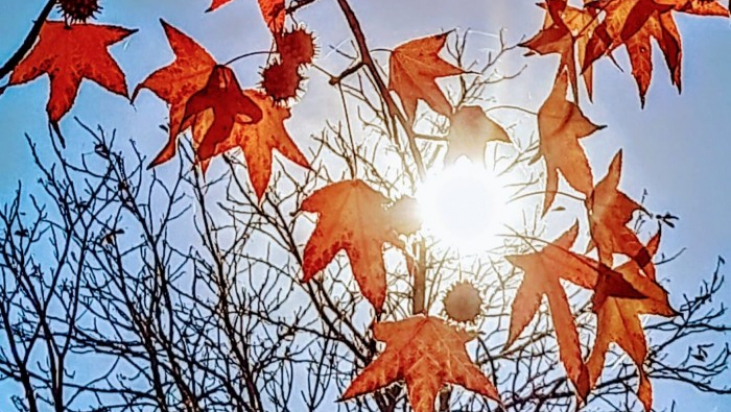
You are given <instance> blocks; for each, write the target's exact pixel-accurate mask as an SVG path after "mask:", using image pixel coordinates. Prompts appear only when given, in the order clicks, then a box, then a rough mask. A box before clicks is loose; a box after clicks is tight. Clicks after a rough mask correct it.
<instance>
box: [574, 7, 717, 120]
mask: <svg viewBox="0 0 731 412" xmlns="http://www.w3.org/2000/svg"><path fill="white" fill-rule="evenodd" d="M588 7H590V8H593V9H601V10H603V11H604V12H605V13H606V18H605V19H604V21H603V22H602V23H601V24H600V25H599V26H598V27H597V28H596V30H595V31H594V35H593V36H592V38H591V39H590V41H589V44H588V45H587V49H586V57H585V60H584V64H583V67H584V68H587V67H589V66H590V65H591V64H593V62H594V61H596V60H597V59H598V58H600V57H601V56H603V55H605V54H608V53H611V52H612V51H613V50H615V49H617V48H619V47H620V46H622V45H624V46H626V48H627V53H628V54H629V57H630V64H631V65H632V75H633V77H634V78H635V81H636V82H637V88H638V91H639V96H640V101H641V104H642V105H643V106H644V104H645V96H646V94H647V90H648V88H649V86H650V81H651V78H652V68H653V65H652V45H651V39H653V38H654V39H655V40H656V41H657V43H658V45H659V46H660V50H661V51H662V53H663V55H664V57H665V62H666V64H667V66H668V69H669V70H670V79H671V82H672V84H674V85H675V86H677V88H678V91H680V90H681V88H682V87H681V75H680V71H681V57H682V45H681V40H680V33H679V31H678V28H677V26H676V24H675V20H674V19H673V16H672V14H671V13H672V11H678V12H684V13H689V14H696V15H702V16H723V17H728V15H729V12H728V10H727V9H726V8H724V7H723V6H721V4H719V3H718V2H716V1H715V0H711V1H704V0H658V1H655V0H624V1H617V0H598V1H594V2H592V3H590V4H589V5H588Z"/></svg>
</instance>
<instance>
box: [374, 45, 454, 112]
mask: <svg viewBox="0 0 731 412" xmlns="http://www.w3.org/2000/svg"><path fill="white" fill-rule="evenodd" d="M448 34H449V33H442V34H437V35H435V36H430V37H424V38H421V39H416V40H411V41H410V42H408V43H404V44H402V45H400V46H398V47H396V49H395V50H394V51H393V53H391V57H390V59H389V64H388V65H389V72H390V75H389V79H388V88H389V90H391V91H393V92H395V93H396V94H397V95H398V96H399V98H401V104H402V105H403V107H404V111H405V112H406V117H407V118H408V119H409V121H410V122H412V123H413V122H414V120H415V119H416V107H417V103H418V101H419V100H423V101H424V102H426V104H428V105H429V107H431V108H432V110H434V111H435V112H437V113H439V114H441V115H444V116H450V115H451V114H452V105H451V104H450V103H449V101H448V100H447V98H446V97H445V96H444V93H442V91H441V90H440V89H439V86H438V85H437V83H436V79H437V78H439V77H445V76H453V75H457V74H462V73H464V71H463V70H462V69H460V68H459V67H457V66H455V65H453V64H451V63H448V62H446V61H445V60H443V59H442V58H441V57H439V51H440V50H441V49H442V48H443V47H444V43H445V42H446V41H447V35H448Z"/></svg>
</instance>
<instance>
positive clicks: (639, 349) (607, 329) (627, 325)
mask: <svg viewBox="0 0 731 412" xmlns="http://www.w3.org/2000/svg"><path fill="white" fill-rule="evenodd" d="M659 243H660V232H659V231H658V233H657V234H656V235H655V236H654V237H653V238H652V239H651V240H650V241H649V242H648V244H647V250H648V252H649V255H650V256H654V255H655V253H656V252H657V248H658V245H659ZM650 264H652V263H650ZM645 271H646V269H645ZM615 272H617V273H619V274H621V276H622V277H623V279H624V280H625V281H626V282H627V283H628V284H630V285H632V288H633V289H635V290H637V291H638V292H639V293H640V294H641V295H642V297H640V298H634V299H628V298H621V297H612V296H608V295H609V294H608V293H607V290H606V289H607V283H606V282H604V281H603V279H602V278H600V280H599V283H598V284H597V287H596V290H595V293H594V297H593V299H592V303H593V306H594V312H595V313H596V314H597V318H598V319H597V334H596V339H595V341H594V347H593V349H592V351H591V354H590V355H589V359H588V360H587V362H586V366H587V369H588V371H589V379H590V385H591V387H594V386H595V385H596V383H597V381H598V380H599V377H600V376H601V374H602V370H603V369H604V362H605V359H606V354H607V351H608V350H609V345H610V344H611V343H612V342H615V343H616V344H617V345H619V346H620V347H621V348H622V349H623V350H624V351H625V352H626V353H627V355H629V357H630V358H631V359H632V361H633V362H634V363H635V365H637V372H638V375H639V378H640V379H639V387H638V389H637V395H638V397H639V399H640V401H641V402H642V404H643V405H644V407H645V410H647V411H649V410H650V409H651V408H652V385H651V384H650V381H649V379H648V378H647V375H646V374H645V372H644V370H643V366H642V365H643V364H644V361H645V357H646V356H647V342H646V339H645V334H644V331H643V328H642V324H641V323H640V319H639V315H641V314H650V315H662V316H675V315H677V312H675V311H674V310H673V309H672V308H671V307H670V304H669V303H668V294H667V292H666V291H665V290H664V289H663V288H662V287H660V286H659V285H658V284H657V283H656V282H655V281H654V280H652V279H650V278H647V277H645V276H643V275H642V274H641V269H640V266H638V265H637V263H636V262H634V261H631V260H630V261H628V262H626V263H625V264H623V265H621V266H619V267H618V268H616V269H615Z"/></svg>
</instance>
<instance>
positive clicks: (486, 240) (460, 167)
mask: <svg viewBox="0 0 731 412" xmlns="http://www.w3.org/2000/svg"><path fill="white" fill-rule="evenodd" d="M417 200H418V201H419V208H420V212H421V215H422V219H423V222H424V228H425V229H426V230H427V232H428V233H430V234H431V235H432V236H434V237H435V238H436V239H437V240H440V241H443V242H444V243H446V246H449V247H452V248H457V249H459V251H460V252H462V253H476V252H480V251H485V250H489V249H492V248H495V247H497V246H500V245H501V244H502V240H501V238H500V236H498V234H499V233H502V232H503V231H504V227H503V226H504V224H505V223H506V217H507V212H508V208H507V202H508V200H509V197H508V191H507V190H506V188H505V185H504V182H501V179H500V178H499V177H497V176H495V175H494V173H493V172H491V171H489V170H486V169H485V168H484V167H479V166H477V165H473V164H472V163H471V162H469V161H468V160H467V159H464V158H462V159H460V160H458V161H457V162H456V163H455V164H454V165H453V166H451V167H448V168H445V169H444V170H442V171H440V172H438V173H436V174H434V175H433V176H430V177H429V178H428V179H427V180H426V181H425V182H424V184H423V185H422V186H421V187H420V188H419V190H418V192H417Z"/></svg>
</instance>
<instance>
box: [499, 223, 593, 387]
mask: <svg viewBox="0 0 731 412" xmlns="http://www.w3.org/2000/svg"><path fill="white" fill-rule="evenodd" d="M578 231H579V226H578V223H574V225H573V226H572V227H571V228H570V229H569V230H567V231H566V232H564V233H563V234H562V235H561V236H560V237H559V238H558V239H556V240H555V241H554V242H553V243H550V244H548V245H546V247H544V248H543V249H542V250H541V251H539V252H534V253H529V254H525V255H514V256H507V257H506V259H507V260H508V261H509V262H510V263H511V264H512V265H513V266H516V267H519V268H521V269H523V272H524V275H523V281H522V282H521V284H520V287H518V292H517V294H516V296H515V300H513V305H512V311H511V315H510V330H509V333H508V341H507V343H506V344H505V348H508V347H510V345H512V344H513V343H514V342H515V340H516V339H517V338H518V336H520V333H521V332H522V331H523V329H525V327H526V326H528V324H529V323H530V321H531V320H532V319H533V317H534V316H535V314H536V312H537V311H538V308H539V307H540V305H541V301H542V299H543V296H546V298H547V299H548V306H549V308H550V310H551V319H552V320H553V326H554V329H555V330H556V338H557V340H558V347H559V354H560V357H561V362H562V363H563V364H564V367H565V368H566V372H567V375H568V377H569V379H570V380H571V382H573V384H574V386H575V387H576V390H577V393H578V395H579V397H580V398H581V399H585V398H586V395H587V394H588V392H589V380H588V374H587V370H586V366H585V365H584V362H583V361H582V357H581V345H580V343H579V334H578V332H577V331H576V325H575V323H574V316H573V315H572V314H571V307H570V306H569V301H568V299H567V298H566V292H565V291H564V289H563V286H562V285H561V282H560V280H561V279H565V280H567V281H569V282H571V283H573V284H575V285H578V286H581V287H583V288H586V289H591V288H593V287H594V286H595V285H596V282H597V267H596V265H595V264H593V263H592V262H591V260H589V259H586V258H584V257H583V256H579V255H576V254H574V253H573V252H571V251H569V249H570V248H571V246H572V245H573V243H574V241H575V240H576V236H577V235H578Z"/></svg>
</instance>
